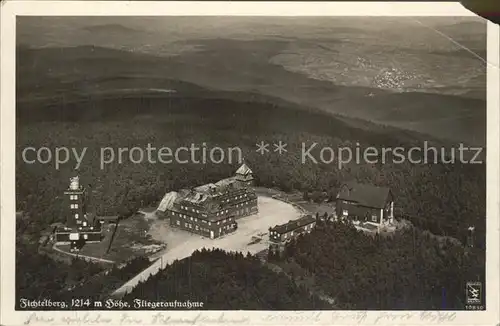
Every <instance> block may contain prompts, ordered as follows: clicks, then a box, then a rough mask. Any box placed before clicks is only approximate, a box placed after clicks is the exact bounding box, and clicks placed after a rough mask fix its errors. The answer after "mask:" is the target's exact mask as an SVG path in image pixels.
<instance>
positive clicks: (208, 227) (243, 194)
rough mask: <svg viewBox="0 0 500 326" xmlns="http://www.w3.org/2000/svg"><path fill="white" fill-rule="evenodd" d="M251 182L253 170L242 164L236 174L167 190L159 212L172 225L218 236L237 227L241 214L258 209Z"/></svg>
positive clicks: (251, 212)
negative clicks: (215, 180)
mask: <svg viewBox="0 0 500 326" xmlns="http://www.w3.org/2000/svg"><path fill="white" fill-rule="evenodd" d="M252 186H253V174H252V170H250V168H249V167H248V166H247V165H246V164H243V165H242V166H241V167H240V168H239V169H238V170H237V171H236V173H235V175H234V176H233V177H230V178H227V179H223V180H220V181H218V182H216V183H209V184H206V185H203V186H199V187H196V188H194V189H183V190H180V191H179V192H175V191H172V192H169V193H167V194H166V195H165V197H163V199H162V201H161V203H160V205H159V206H158V210H157V212H158V213H160V214H161V215H162V216H163V217H164V218H169V219H170V225H171V226H173V227H177V228H181V229H184V230H187V231H190V232H192V233H196V234H200V235H202V236H205V237H207V238H210V239H215V238H218V237H220V236H222V235H224V234H227V233H230V232H233V231H235V230H236V229H237V227H238V224H237V221H236V220H237V219H238V218H241V217H244V216H248V215H253V214H256V213H258V207H257V195H256V194H255V191H254V189H253V188H252Z"/></svg>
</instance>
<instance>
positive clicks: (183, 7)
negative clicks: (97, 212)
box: [0, 1, 500, 325]
mask: <svg viewBox="0 0 500 326" xmlns="http://www.w3.org/2000/svg"><path fill="white" fill-rule="evenodd" d="M16 15H27V16H29V15H33V16H34V15H36V16H65V15H71V16H86V15H94V16H96V15H98V16H140V15H141V16H148V15H150V16H178V15H182V16H210V15H211V16H214V15H220V16H223V15H238V16H365V15H366V16H472V15H474V14H473V13H471V12H470V11H468V10H466V9H465V8H463V7H462V6H461V5H460V4H458V3H422V2H420V3H405V2H402V3H401V2H399V3H394V2H385V3H384V2H352V3H351V2H335V3H320V2H318V3H314V2H313V3H300V2H293V3H291V2H267V3H263V2H187V1H184V2H142V1H138V2H125V1H123V2H107V1H100V2H92V1H80V2H72V1H7V2H2V5H1V21H0V22H1V38H0V40H1V57H0V59H1V69H0V71H1V83H0V95H1V96H0V101H1V102H0V104H1V106H0V122H1V128H0V137H1V138H0V140H1V147H0V148H1V151H0V190H1V192H0V198H1V208H0V214H1V215H0V216H1V228H0V235H1V237H0V239H1V249H0V250H1V251H0V253H1V256H0V258H1V269H0V271H1V274H0V277H1V278H0V280H1V287H0V291H1V292H0V294H1V301H0V308H1V310H0V311H1V313H0V318H1V321H0V324H2V325H22V324H25V323H26V321H27V320H28V318H29V317H30V316H32V312H26V311H15V310H14V299H15V296H14V292H15V282H14V277H15V264H14V261H15V250H14V248H15V155H16V153H15V143H14V140H15V109H14V108H15V43H16V41H15V39H16V29H15V27H16ZM499 38H500V31H499V26H497V25H495V24H492V23H488V45H487V47H488V58H487V61H488V70H487V80H488V84H487V100H488V104H487V107H488V113H487V116H488V121H487V149H488V150H487V176H488V177H487V180H488V181H487V216H488V218H487V230H488V231H487V237H486V243H487V244H486V246H487V254H486V256H487V270H486V275H487V285H488V287H487V289H486V295H487V299H486V302H487V309H488V310H487V311H458V312H443V313H439V312H429V313H427V314H425V313H423V312H419V311H400V312H396V311H367V312H364V311H351V312H349V311H345V312H343V311H337V312H332V311H322V312H305V311H302V312H280V311H273V312H270V311H255V312H252V311H225V312H221V311H206V312H201V313H200V312H196V311H171V312H163V314H165V315H166V314H168V315H169V316H171V322H169V324H185V323H182V322H181V320H182V319H185V320H186V319H187V320H189V319H193V318H195V316H197V315H199V314H201V315H202V316H203V318H205V323H206V324H214V323H224V324H250V325H277V324H280V325H281V324H283V325H292V324H293V325H319V324H322V325H330V324H339V325H341V324H387V325H402V324H405V325H409V324H419V325H420V324H437V323H439V324H450V325H493V324H497V323H498V322H499V313H498V310H499V309H498V308H499V289H500V283H499V252H498V248H499V207H500V204H499V198H500V197H499V189H498V187H499V185H500V178H499V170H500V163H499V162H500V160H499V139H500V133H499V125H500V118H499V108H500V94H499V93H500V91H499V90H500V73H499V68H498V67H499ZM158 313H161V312H158V311H127V312H120V311H91V312H85V311H79V312H71V311H40V312H36V316H37V318H39V321H38V322H36V321H35V322H31V323H30V324H33V325H35V324H36V325H38V324H40V325H49V324H50V325H59V324H66V325H69V324H101V323H105V324H108V325H115V324H122V325H123V324H124V323H121V322H120V321H121V318H123V316H124V315H125V314H126V315H127V316H129V317H130V318H133V319H135V321H134V322H130V323H128V324H130V325H132V324H134V325H135V324H141V325H150V324H152V317H151V316H152V315H155V314H158ZM221 316H222V317H221ZM65 318H66V319H65ZM68 318H69V319H68ZM217 318H221V319H217ZM42 320H46V322H43V321H42ZM106 320H108V321H107V322H106ZM198 320H199V319H198ZM176 321H178V322H176ZM125 324H126V323H125Z"/></svg>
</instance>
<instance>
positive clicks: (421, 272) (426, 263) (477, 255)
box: [285, 222, 485, 310]
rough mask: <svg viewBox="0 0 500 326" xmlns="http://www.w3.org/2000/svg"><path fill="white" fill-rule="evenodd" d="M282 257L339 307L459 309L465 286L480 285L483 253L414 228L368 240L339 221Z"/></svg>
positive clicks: (323, 227) (322, 227) (304, 239)
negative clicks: (311, 278) (309, 275)
mask: <svg viewBox="0 0 500 326" xmlns="http://www.w3.org/2000/svg"><path fill="white" fill-rule="evenodd" d="M285 253H286V259H287V260H289V261H294V262H296V263H298V264H299V265H300V266H302V268H304V269H305V270H307V271H308V272H309V273H312V274H313V275H314V276H315V277H316V282H317V283H320V284H322V288H323V291H325V292H326V293H327V294H328V295H330V296H332V297H334V298H336V299H337V300H338V304H339V305H340V306H341V307H342V308H343V309H355V310H372V309H379V310H393V309H403V310H404V309H411V310H448V309H449V310H461V309H464V305H465V304H466V303H465V284H466V282H469V281H481V282H483V284H485V283H484V280H485V274H484V273H485V271H484V264H485V257H484V251H481V250H473V249H464V247H462V246H460V245H457V244H456V243H455V242H454V241H451V240H449V239H445V238H442V237H436V236H433V235H432V234H430V233H429V232H427V231H422V230H420V229H415V228H409V229H407V230H405V231H403V232H401V233H396V234H395V235H394V236H390V237H384V236H378V235H376V236H375V237H372V236H368V235H366V234H364V233H363V232H360V231H357V230H356V229H355V228H354V227H353V226H351V225H347V224H344V223H341V222H336V223H332V224H327V225H324V224H320V225H319V226H318V227H316V229H315V230H314V231H313V232H312V233H311V234H310V235H307V236H304V237H301V238H299V239H298V240H297V241H296V242H294V243H292V244H291V245H290V246H289V247H288V248H287V250H286V252H285ZM482 299H483V302H484V297H483V298H482Z"/></svg>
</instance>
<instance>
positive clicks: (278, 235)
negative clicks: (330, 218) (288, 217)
mask: <svg viewBox="0 0 500 326" xmlns="http://www.w3.org/2000/svg"><path fill="white" fill-rule="evenodd" d="M315 226H316V219H315V218H314V217H313V216H311V215H306V216H303V217H301V218H299V219H297V220H292V221H289V222H287V223H285V224H281V225H276V226H275V227H272V228H270V229H269V241H270V242H271V244H278V245H279V244H284V243H286V242H288V241H290V240H292V239H294V238H296V237H298V236H299V235H301V234H304V233H309V232H311V231H312V229H313V228H314V227H315Z"/></svg>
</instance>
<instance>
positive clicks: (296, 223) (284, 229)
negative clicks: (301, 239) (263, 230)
mask: <svg viewBox="0 0 500 326" xmlns="http://www.w3.org/2000/svg"><path fill="white" fill-rule="evenodd" d="M315 221H316V219H315V218H314V217H313V216H311V215H306V216H303V217H301V218H299V219H297V220H293V221H289V222H287V223H285V224H281V225H276V226H275V227H273V228H271V231H275V232H278V233H279V234H284V233H288V232H290V231H293V230H295V229H298V228H300V227H303V226H305V225H308V224H311V223H313V222H315Z"/></svg>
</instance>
